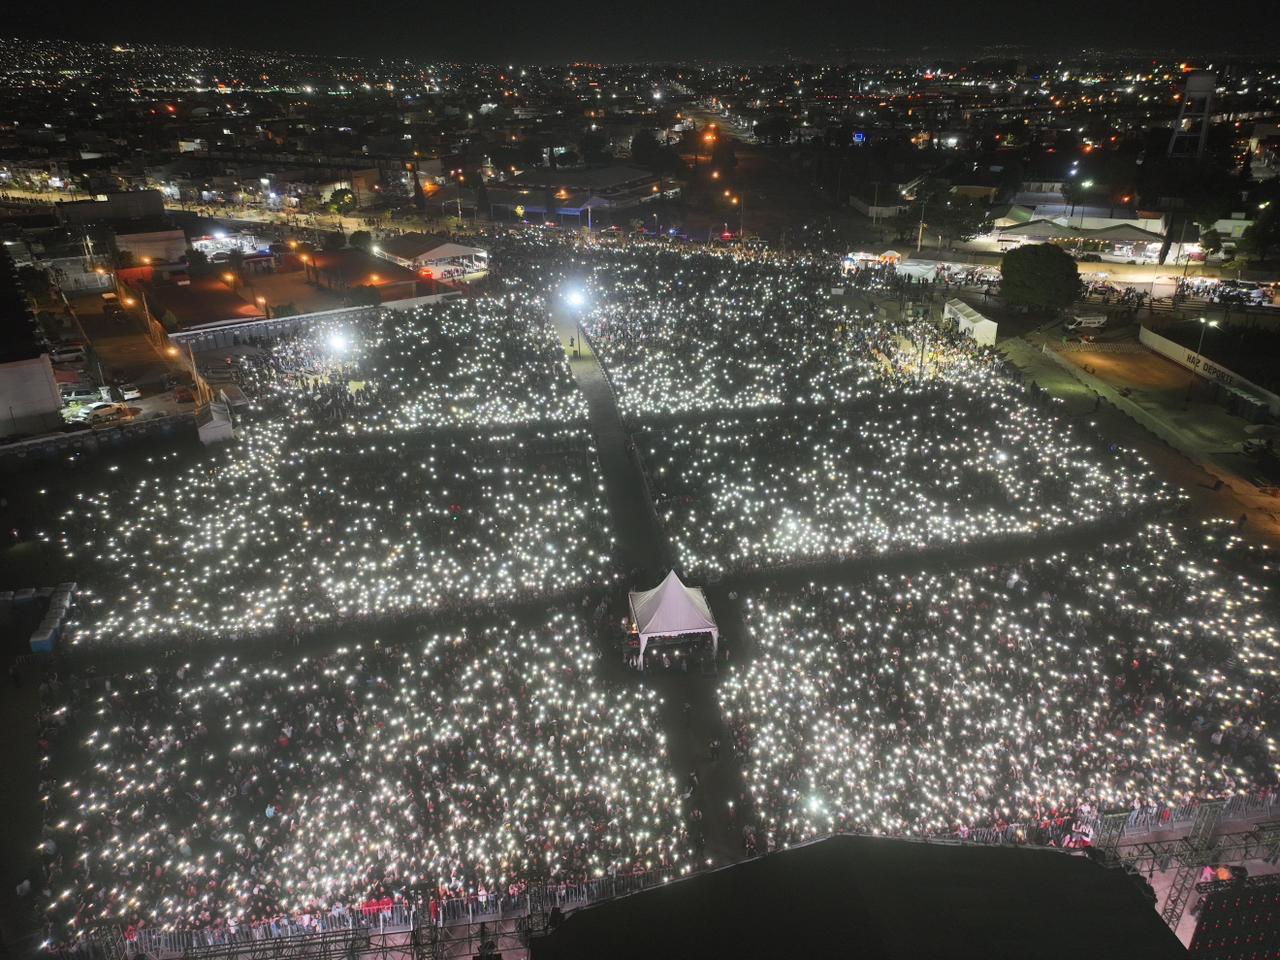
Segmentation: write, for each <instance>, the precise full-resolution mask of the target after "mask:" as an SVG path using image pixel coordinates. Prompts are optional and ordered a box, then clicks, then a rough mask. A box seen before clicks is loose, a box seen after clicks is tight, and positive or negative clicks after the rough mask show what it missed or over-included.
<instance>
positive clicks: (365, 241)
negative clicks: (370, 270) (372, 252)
mask: <svg viewBox="0 0 1280 960" xmlns="http://www.w3.org/2000/svg"><path fill="white" fill-rule="evenodd" d="M347 244H348V245H350V246H352V247H355V248H356V249H357V250H364V251H365V252H366V253H367V252H368V251H369V248H370V247H372V246H373V234H371V233H370V232H369V231H368V230H353V231H352V232H351V236H349V237H348V238H347Z"/></svg>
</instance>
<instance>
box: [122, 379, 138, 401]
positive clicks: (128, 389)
mask: <svg viewBox="0 0 1280 960" xmlns="http://www.w3.org/2000/svg"><path fill="white" fill-rule="evenodd" d="M116 389H117V390H119V391H120V396H121V397H122V398H124V399H125V400H137V399H138V398H139V397H141V396H142V391H141V390H139V389H138V386H137V384H133V383H117V384H116Z"/></svg>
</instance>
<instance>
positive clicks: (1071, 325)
mask: <svg viewBox="0 0 1280 960" xmlns="http://www.w3.org/2000/svg"><path fill="white" fill-rule="evenodd" d="M1106 325H1107V318H1106V317H1071V318H1069V319H1068V320H1067V322H1066V323H1064V324H1063V325H1062V328H1063V329H1064V330H1101V329H1102V328H1103V327H1105V326H1106Z"/></svg>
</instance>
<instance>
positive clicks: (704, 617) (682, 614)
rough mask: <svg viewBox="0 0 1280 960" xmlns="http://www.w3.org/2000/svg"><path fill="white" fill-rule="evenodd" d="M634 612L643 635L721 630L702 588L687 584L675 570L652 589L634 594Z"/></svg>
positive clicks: (714, 631) (632, 608)
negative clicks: (717, 626) (712, 614)
mask: <svg viewBox="0 0 1280 960" xmlns="http://www.w3.org/2000/svg"><path fill="white" fill-rule="evenodd" d="M631 615H632V616H633V617H634V618H635V621H636V627H637V629H638V631H639V633H640V635H641V636H642V637H663V636H668V635H671V634H676V633H704V632H709V633H719V630H718V629H717V628H716V621H715V618H714V617H712V616H711V608H710V607H708V606H707V598H706V596H705V595H704V594H703V592H702V590H701V589H700V588H698V587H686V586H685V585H684V584H683V583H681V582H680V578H679V577H678V576H676V572H675V571H674V570H672V571H671V572H670V573H668V574H667V576H666V579H664V580H663V581H662V582H661V583H660V584H658V585H657V586H656V587H654V588H653V589H652V590H643V591H638V592H633V593H632V594H631Z"/></svg>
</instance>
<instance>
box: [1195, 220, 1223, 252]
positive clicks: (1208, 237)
mask: <svg viewBox="0 0 1280 960" xmlns="http://www.w3.org/2000/svg"><path fill="white" fill-rule="evenodd" d="M1200 249H1201V250H1203V251H1204V255H1205V256H1206V257H1212V256H1213V255H1214V254H1218V253H1221V252H1222V234H1220V233H1219V232H1218V231H1217V230H1215V229H1213V227H1208V228H1207V229H1204V230H1201V231H1200Z"/></svg>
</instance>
